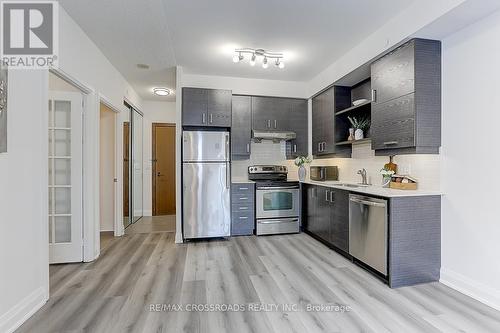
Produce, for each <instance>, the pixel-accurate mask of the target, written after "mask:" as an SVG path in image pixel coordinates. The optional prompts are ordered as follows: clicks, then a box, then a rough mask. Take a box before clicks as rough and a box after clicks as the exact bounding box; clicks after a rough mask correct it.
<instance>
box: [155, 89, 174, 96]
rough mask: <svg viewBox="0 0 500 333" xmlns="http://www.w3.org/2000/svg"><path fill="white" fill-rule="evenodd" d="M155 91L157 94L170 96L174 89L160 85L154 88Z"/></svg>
mask: <svg viewBox="0 0 500 333" xmlns="http://www.w3.org/2000/svg"><path fill="white" fill-rule="evenodd" d="M153 93H154V94H155V95H157V96H168V95H170V94H171V93H172V91H171V90H170V89H168V88H163V87H158V88H153Z"/></svg>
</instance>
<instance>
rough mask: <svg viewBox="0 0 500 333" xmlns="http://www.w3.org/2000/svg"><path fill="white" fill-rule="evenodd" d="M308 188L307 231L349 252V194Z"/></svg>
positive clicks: (327, 189) (326, 189) (319, 188)
mask: <svg viewBox="0 0 500 333" xmlns="http://www.w3.org/2000/svg"><path fill="white" fill-rule="evenodd" d="M305 186H306V198H305V200H306V203H305V205H304V206H305V207H306V214H305V216H306V221H305V223H304V224H305V229H306V231H308V232H309V233H311V234H312V235H314V236H315V237H317V238H320V239H321V240H323V241H324V242H326V243H328V244H331V245H333V246H335V247H336V248H338V249H340V250H342V251H344V252H348V251H349V192H348V191H343V190H337V189H332V188H328V187H323V186H316V185H305Z"/></svg>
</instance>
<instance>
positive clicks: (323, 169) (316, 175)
mask: <svg viewBox="0 0 500 333" xmlns="http://www.w3.org/2000/svg"><path fill="white" fill-rule="evenodd" d="M309 170H310V175H311V176H310V177H311V180H316V181H327V180H339V169H338V168H337V167H336V166H312V167H310V169H309Z"/></svg>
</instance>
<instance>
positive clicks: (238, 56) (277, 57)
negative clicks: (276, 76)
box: [233, 48, 285, 69]
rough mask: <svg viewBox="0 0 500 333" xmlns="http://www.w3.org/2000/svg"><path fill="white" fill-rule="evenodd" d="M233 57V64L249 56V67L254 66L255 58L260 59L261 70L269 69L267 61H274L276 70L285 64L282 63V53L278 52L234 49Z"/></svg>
mask: <svg viewBox="0 0 500 333" xmlns="http://www.w3.org/2000/svg"><path fill="white" fill-rule="evenodd" d="M234 52H235V55H234V56H233V62H235V63H238V62H241V61H242V60H243V59H245V56H244V55H245V54H249V55H251V56H250V62H249V63H250V66H255V62H256V60H257V57H261V58H262V68H267V67H269V60H274V64H275V65H276V67H278V68H281V69H283V68H285V63H284V62H283V53H278V52H269V51H266V50H264V49H252V48H243V49H235V50H234Z"/></svg>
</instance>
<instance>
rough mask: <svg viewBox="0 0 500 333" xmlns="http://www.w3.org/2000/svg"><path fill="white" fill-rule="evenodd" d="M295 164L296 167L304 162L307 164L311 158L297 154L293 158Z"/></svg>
mask: <svg viewBox="0 0 500 333" xmlns="http://www.w3.org/2000/svg"><path fill="white" fill-rule="evenodd" d="M294 163H295V165H296V166H298V167H301V166H303V165H304V164H309V163H311V158H309V157H308V156H299V157H297V158H296V159H295V162H294Z"/></svg>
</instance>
